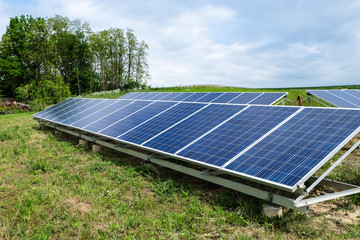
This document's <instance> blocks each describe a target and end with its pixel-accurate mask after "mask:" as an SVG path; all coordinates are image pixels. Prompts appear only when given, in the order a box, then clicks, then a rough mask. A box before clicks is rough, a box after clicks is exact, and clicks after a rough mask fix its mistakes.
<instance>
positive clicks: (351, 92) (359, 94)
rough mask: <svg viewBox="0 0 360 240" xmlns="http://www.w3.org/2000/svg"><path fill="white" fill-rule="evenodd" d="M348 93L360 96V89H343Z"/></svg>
mask: <svg viewBox="0 0 360 240" xmlns="http://www.w3.org/2000/svg"><path fill="white" fill-rule="evenodd" d="M343 91H344V92H346V93H347V94H350V95H353V96H354V97H357V98H360V91H358V90H343Z"/></svg>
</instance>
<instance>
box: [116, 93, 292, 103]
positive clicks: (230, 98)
mask: <svg viewBox="0 0 360 240" xmlns="http://www.w3.org/2000/svg"><path fill="white" fill-rule="evenodd" d="M286 94H287V93H286V92H226V93H224V92H130V93H128V94H125V95H124V96H122V97H120V98H119V99H130V100H163V101H182V102H203V103H232V104H262V105H271V104H273V103H275V102H276V101H278V100H279V99H280V98H283V97H285V96H286Z"/></svg>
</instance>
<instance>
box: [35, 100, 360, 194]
mask: <svg viewBox="0 0 360 240" xmlns="http://www.w3.org/2000/svg"><path fill="white" fill-rule="evenodd" d="M34 117H35V118H37V119H42V120H45V121H49V122H54V123H57V124H61V125H65V126H68V127H71V128H76V129H81V130H84V131H88V132H90V133H93V134H96V135H101V136H105V137H108V138H111V139H114V140H116V141H120V142H123V143H127V144H131V145H134V146H138V147H139V148H142V149H146V150H150V151H153V152H157V153H162V154H165V155H167V156H172V157H174V158H177V159H181V160H185V161H189V162H192V163H195V164H199V165H202V166H206V167H209V168H212V169H218V170H221V171H224V172H227V173H230V174H234V175H237V176H242V177H245V178H248V179H251V180H254V181H258V182H261V183H264V184H269V185H272V186H275V187H278V188H281V189H287V190H289V191H294V190H296V188H297V185H298V184H299V183H300V182H303V181H305V180H306V179H308V178H309V177H310V176H311V175H312V174H313V173H314V171H316V170H317V169H319V168H320V167H321V166H322V165H323V164H324V163H325V162H326V161H327V160H328V159H329V158H330V157H331V156H333V155H334V154H335V153H336V152H337V151H338V150H339V149H340V148H341V147H342V146H343V145H345V144H346V142H348V141H349V140H350V139H351V138H352V137H353V136H355V134H357V133H358V132H359V131H360V110H356V109H353V110H352V109H338V108H336V109H334V108H301V107H280V106H254V105H231V104H205V103H201V102H195V103H189V102H173V101H149V100H127V99H118V100H104V99H80V98H71V99H68V100H65V101H63V102H61V103H59V104H57V105H54V106H52V107H50V108H48V109H46V110H44V111H41V112H39V113H36V114H34Z"/></svg>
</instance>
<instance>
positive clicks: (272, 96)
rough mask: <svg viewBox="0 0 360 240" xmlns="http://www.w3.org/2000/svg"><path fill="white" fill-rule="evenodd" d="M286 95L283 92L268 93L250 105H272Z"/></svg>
mask: <svg viewBox="0 0 360 240" xmlns="http://www.w3.org/2000/svg"><path fill="white" fill-rule="evenodd" d="M285 95H286V94H285V93H281V92H266V93H263V94H261V95H260V96H259V97H257V98H255V99H254V100H252V101H250V102H249V103H248V104H262V105H270V104H272V103H274V102H275V101H277V100H278V99H280V98H282V97H284V96H285Z"/></svg>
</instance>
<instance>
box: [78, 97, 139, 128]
mask: <svg viewBox="0 0 360 240" xmlns="http://www.w3.org/2000/svg"><path fill="white" fill-rule="evenodd" d="M108 101H113V103H110V104H109V105H108V106H107V107H105V108H103V109H101V110H99V111H97V112H94V113H93V114H90V115H89V116H87V117H85V118H83V119H80V120H78V121H76V122H74V123H72V124H71V126H73V127H76V128H83V127H85V126H87V125H89V124H91V123H93V122H96V121H97V120H99V119H101V118H103V117H105V116H107V115H109V114H111V113H113V112H115V111H118V110H120V109H121V108H123V107H125V106H127V105H129V104H130V103H131V102H132V101H131V100H108Z"/></svg>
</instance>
